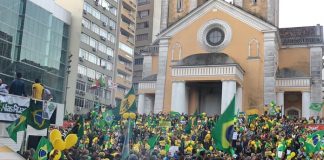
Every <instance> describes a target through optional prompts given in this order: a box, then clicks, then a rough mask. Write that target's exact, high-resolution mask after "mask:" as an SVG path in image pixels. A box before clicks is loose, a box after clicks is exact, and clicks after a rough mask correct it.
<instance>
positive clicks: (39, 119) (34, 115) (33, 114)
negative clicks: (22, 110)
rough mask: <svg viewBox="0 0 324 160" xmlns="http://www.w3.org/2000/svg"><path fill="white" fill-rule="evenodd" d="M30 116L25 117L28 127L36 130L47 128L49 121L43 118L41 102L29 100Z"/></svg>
mask: <svg viewBox="0 0 324 160" xmlns="http://www.w3.org/2000/svg"><path fill="white" fill-rule="evenodd" d="M29 109H30V114H29V116H28V117H27V122H28V124H29V125H30V126H32V127H33V128H35V129H37V130H41V129H45V128H48V127H49V125H50V121H49V120H48V119H44V118H43V101H37V100H33V99H31V100H30V103H29Z"/></svg>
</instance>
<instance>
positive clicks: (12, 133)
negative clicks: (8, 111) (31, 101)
mask: <svg viewBox="0 0 324 160" xmlns="http://www.w3.org/2000/svg"><path fill="white" fill-rule="evenodd" d="M28 115H29V108H27V109H25V110H24V111H23V112H22V113H21V115H20V117H19V118H18V119H16V120H15V121H14V122H12V123H11V124H10V125H9V126H8V127H7V128H6V130H7V132H8V134H9V137H10V138H11V139H12V140H14V141H15V142H17V132H19V131H24V130H26V128H27V117H28Z"/></svg>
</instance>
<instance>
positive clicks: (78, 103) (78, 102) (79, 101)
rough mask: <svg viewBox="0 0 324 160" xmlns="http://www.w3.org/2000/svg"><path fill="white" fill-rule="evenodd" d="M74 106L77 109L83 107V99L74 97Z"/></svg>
mask: <svg viewBox="0 0 324 160" xmlns="http://www.w3.org/2000/svg"><path fill="white" fill-rule="evenodd" d="M75 106H77V107H82V108H83V107H84V98H81V97H75Z"/></svg>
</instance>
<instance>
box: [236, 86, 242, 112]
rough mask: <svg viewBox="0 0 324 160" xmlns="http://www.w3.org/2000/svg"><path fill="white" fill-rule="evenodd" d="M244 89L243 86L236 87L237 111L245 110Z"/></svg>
mask: <svg viewBox="0 0 324 160" xmlns="http://www.w3.org/2000/svg"><path fill="white" fill-rule="evenodd" d="M242 92H243V90H242V86H238V87H237V88H236V99H235V103H236V104H235V105H236V112H237V111H239V112H242V111H243V106H242V100H243V98H242V96H243V93H242Z"/></svg>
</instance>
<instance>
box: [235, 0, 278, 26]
mask: <svg viewBox="0 0 324 160" xmlns="http://www.w3.org/2000/svg"><path fill="white" fill-rule="evenodd" d="M234 5H235V6H237V7H240V8H242V9H243V10H245V11H247V12H249V13H251V14H253V15H255V16H257V17H259V18H261V19H263V20H264V21H267V22H268V23H271V24H272V25H274V26H277V27H278V26H279V0H234Z"/></svg>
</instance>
